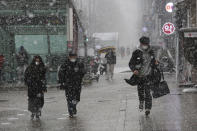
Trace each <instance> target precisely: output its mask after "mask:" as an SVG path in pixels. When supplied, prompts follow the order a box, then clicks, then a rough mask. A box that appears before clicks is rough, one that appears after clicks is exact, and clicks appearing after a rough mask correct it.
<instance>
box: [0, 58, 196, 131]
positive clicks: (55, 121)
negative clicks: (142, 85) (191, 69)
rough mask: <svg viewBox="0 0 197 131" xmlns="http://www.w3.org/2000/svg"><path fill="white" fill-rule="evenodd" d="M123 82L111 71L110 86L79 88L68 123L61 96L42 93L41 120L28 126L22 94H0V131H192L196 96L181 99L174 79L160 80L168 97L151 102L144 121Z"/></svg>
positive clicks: (131, 90) (54, 91) (134, 91)
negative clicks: (167, 88) (165, 84)
mask: <svg viewBox="0 0 197 131" xmlns="http://www.w3.org/2000/svg"><path fill="white" fill-rule="evenodd" d="M123 63H124V62H123ZM125 63H126V61H125ZM121 65H122V64H121ZM125 68H126V66H125ZM116 70H118V67H117V68H116ZM129 76H130V73H120V72H119V73H118V71H117V73H116V74H115V78H114V80H113V81H106V80H105V77H104V76H102V77H101V79H100V81H99V83H97V82H94V83H93V84H92V85H89V86H86V87H83V91H82V98H81V102H80V103H79V105H78V114H77V116H76V117H74V118H73V119H71V118H69V117H68V112H67V105H66V101H65V95H64V91H61V90H57V89H56V88H50V89H48V92H47V93H46V95H45V106H44V108H43V113H42V117H41V119H40V120H34V121H32V120H30V113H29V112H28V111H27V95H26V94H27V93H26V91H1V92H0V131H196V130H197V124H196V122H197V103H196V100H197V96H196V94H192V93H188V94H184V93H182V89H180V88H178V87H176V82H175V78H174V75H169V74H166V78H167V80H168V84H169V86H170V89H171V94H170V95H167V96H164V97H162V98H159V99H154V100H153V109H152V111H151V115H150V117H145V115H144V112H139V111H138V96H137V88H136V87H131V86H129V85H127V84H126V83H125V82H124V80H123V79H124V78H128V77H129Z"/></svg>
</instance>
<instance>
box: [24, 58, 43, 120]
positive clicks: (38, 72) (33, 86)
mask: <svg viewBox="0 0 197 131" xmlns="http://www.w3.org/2000/svg"><path fill="white" fill-rule="evenodd" d="M25 85H27V86H28V110H29V111H30V112H31V113H32V114H31V119H32V120H33V119H34V117H36V118H37V119H39V118H40V116H41V110H42V108H43V106H44V93H45V92H47V87H46V68H45V65H44V63H43V61H42V58H41V57H40V56H34V58H33V60H32V63H31V64H30V65H29V66H28V67H27V69H26V71H25Z"/></svg>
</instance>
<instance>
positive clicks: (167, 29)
mask: <svg viewBox="0 0 197 131" xmlns="http://www.w3.org/2000/svg"><path fill="white" fill-rule="evenodd" d="M162 30H163V33H165V34H166V35H171V34H173V33H174V31H175V27H174V24H172V23H170V22H168V23H165V24H164V25H163V28H162Z"/></svg>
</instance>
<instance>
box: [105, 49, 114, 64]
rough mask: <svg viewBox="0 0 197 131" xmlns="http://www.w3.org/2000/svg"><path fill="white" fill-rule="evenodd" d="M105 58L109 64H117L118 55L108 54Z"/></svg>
mask: <svg viewBox="0 0 197 131" xmlns="http://www.w3.org/2000/svg"><path fill="white" fill-rule="evenodd" d="M105 58H106V59H107V64H116V54H115V53H114V52H108V53H107V54H106V55H105Z"/></svg>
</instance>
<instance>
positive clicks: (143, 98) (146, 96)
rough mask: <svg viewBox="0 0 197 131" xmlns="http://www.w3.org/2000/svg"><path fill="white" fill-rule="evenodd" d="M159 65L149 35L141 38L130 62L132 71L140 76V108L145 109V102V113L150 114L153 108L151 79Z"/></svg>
mask: <svg viewBox="0 0 197 131" xmlns="http://www.w3.org/2000/svg"><path fill="white" fill-rule="evenodd" d="M156 65H158V62H157V61H156V59H155V55H154V51H153V50H152V49H151V46H150V39H149V38H148V37H145V36H143V37H141V38H140V46H139V48H138V49H137V50H135V51H134V52H133V54H132V57H131V59H130V62H129V67H130V69H131V71H132V72H133V73H134V74H135V75H137V76H138V77H139V84H138V96H139V103H140V104H139V109H140V111H143V109H144V102H145V114H146V116H148V115H149V114H150V110H151V108H152V96H151V89H150V88H151V81H152V79H151V78H152V69H153V68H155V66H156Z"/></svg>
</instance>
